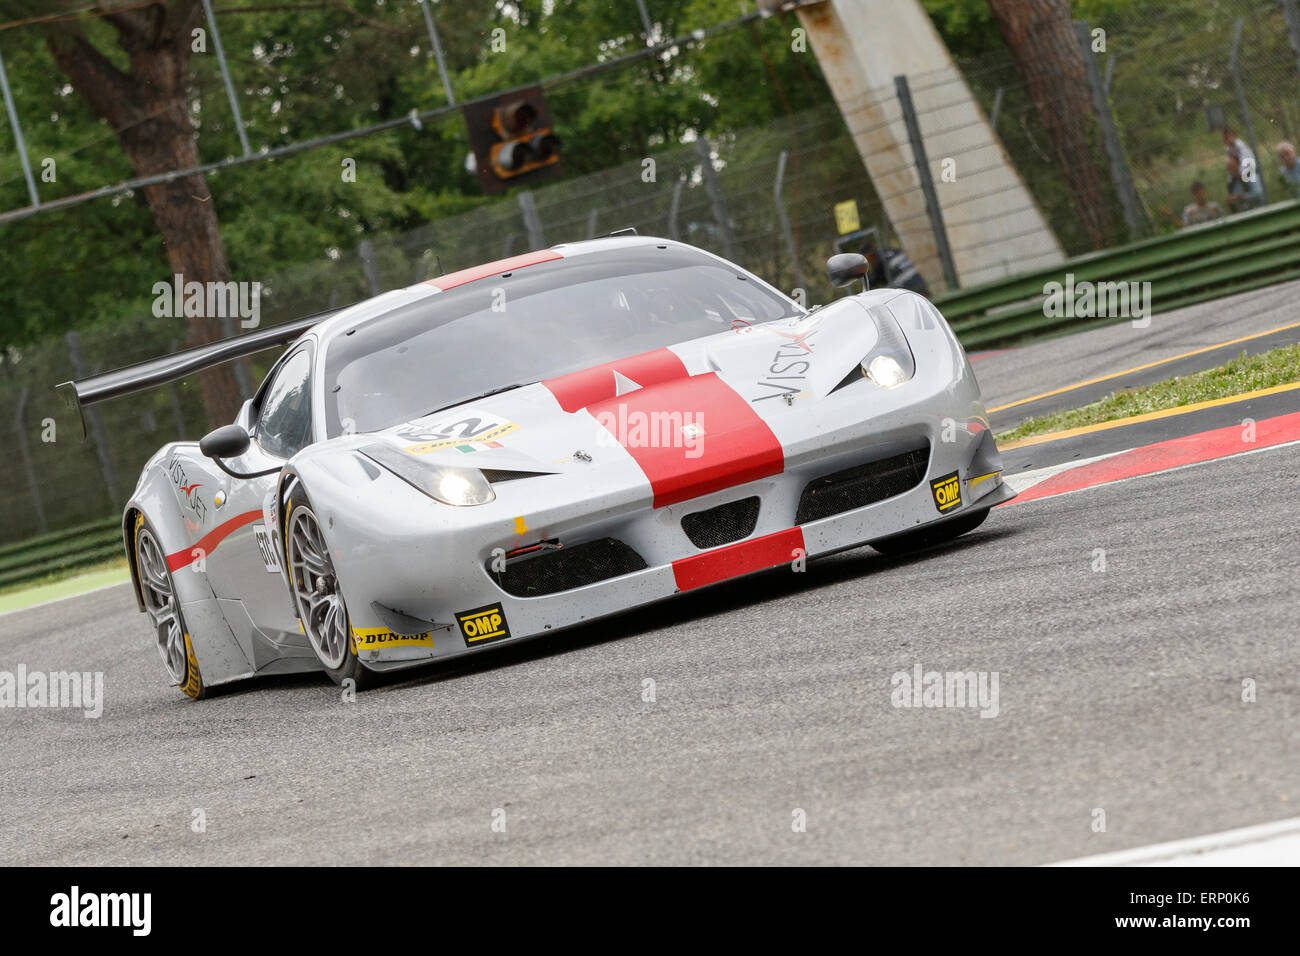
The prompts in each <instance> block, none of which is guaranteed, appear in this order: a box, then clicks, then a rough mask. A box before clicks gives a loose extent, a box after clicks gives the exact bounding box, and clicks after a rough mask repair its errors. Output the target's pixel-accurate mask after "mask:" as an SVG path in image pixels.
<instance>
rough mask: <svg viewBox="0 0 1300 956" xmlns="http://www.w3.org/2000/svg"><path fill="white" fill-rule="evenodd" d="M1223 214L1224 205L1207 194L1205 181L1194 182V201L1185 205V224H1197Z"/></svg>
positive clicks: (1217, 217)
mask: <svg viewBox="0 0 1300 956" xmlns="http://www.w3.org/2000/svg"><path fill="white" fill-rule="evenodd" d="M1222 216H1223V207H1222V206H1220V205H1219V204H1218V203H1217V202H1211V201H1210V199H1209V197H1208V196H1206V194H1205V183H1201V182H1195V183H1192V201H1191V202H1189V203H1188V204H1187V205H1186V206H1184V207H1183V225H1184V226H1195V225H1198V224H1199V223H1202V222H1209V221H1210V220H1211V219H1219V218H1220V217H1222Z"/></svg>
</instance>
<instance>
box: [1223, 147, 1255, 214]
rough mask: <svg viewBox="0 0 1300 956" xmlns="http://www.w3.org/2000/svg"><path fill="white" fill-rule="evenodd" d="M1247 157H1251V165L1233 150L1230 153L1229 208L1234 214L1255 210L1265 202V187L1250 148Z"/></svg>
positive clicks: (1247, 150)
mask: <svg viewBox="0 0 1300 956" xmlns="http://www.w3.org/2000/svg"><path fill="white" fill-rule="evenodd" d="M1225 135H1226V134H1225ZM1246 155H1247V156H1250V157H1251V158H1250V164H1249V165H1247V164H1246V161H1245V160H1243V159H1241V158H1240V157H1239V156H1237V155H1236V154H1234V153H1233V152H1232V151H1231V150H1230V151H1229V152H1228V208H1229V209H1230V210H1231V211H1232V212H1244V211H1245V210H1247V209H1254V208H1255V207H1256V206H1258V205H1260V204H1261V203H1262V202H1263V201H1264V187H1263V186H1261V185H1260V182H1259V172H1258V170H1257V169H1255V166H1254V156H1253V154H1251V152H1250V149H1249V148H1247V149H1246Z"/></svg>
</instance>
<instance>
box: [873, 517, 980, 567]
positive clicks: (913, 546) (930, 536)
mask: <svg viewBox="0 0 1300 956" xmlns="http://www.w3.org/2000/svg"><path fill="white" fill-rule="evenodd" d="M989 510H990V509H988V508H981V509H980V510H979V511H971V512H969V513H967V514H964V515H961V516H960V517H957V518H952V519H950V520H948V521H943V522H940V523H939V524H934V525H926V526H925V527H924V528H918V529H916V530H915V531H907V532H905V533H903V534H897V535H894V536H893V537H892V538H886V539H885V540H883V541H873V542H872V543H871V546H872V547H873V548H875V549H876V550H877V551H879V552H880V553H881V554H887V555H890V556H891V557H893V556H895V555H900V554H908V553H909V552H912V551H917V550H920V549H921V548H928V547H929V546H930V545H932V544H942V543H943V542H945V541H951V540H952V539H953V538H956V537H958V536H959V535H963V534H965V533H966V532H968V531H974V530H975V529H976V528H978V527H979V526H980V525H982V524H983V523H984V519H985V518H987V517H988V516H989Z"/></svg>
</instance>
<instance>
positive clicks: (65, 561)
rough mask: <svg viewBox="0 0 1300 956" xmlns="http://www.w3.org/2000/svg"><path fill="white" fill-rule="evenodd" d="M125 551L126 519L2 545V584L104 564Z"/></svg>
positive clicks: (0, 560) (109, 520) (0, 555)
mask: <svg viewBox="0 0 1300 956" xmlns="http://www.w3.org/2000/svg"><path fill="white" fill-rule="evenodd" d="M120 554H122V519H121V518H118V517H113V518H104V519H103V520H101V521H94V522H91V523H90V524H84V525H80V526H78V527H76V528H68V529H66V530H64V531H56V532H53V533H52V534H46V535H41V536H40V537H39V538H28V539H27V540H26V541H19V542H17V543H15V544H6V545H3V546H0V588H6V587H10V586H12V585H15V584H25V583H27V582H30V581H37V580H39V579H41V578H43V577H47V576H49V575H52V574H59V573H61V572H65V571H72V570H76V569H78V568H84V567H89V566H90V565H92V564H100V563H101V562H104V561H108V560H110V559H111V558H114V557H117V556H118V555H120Z"/></svg>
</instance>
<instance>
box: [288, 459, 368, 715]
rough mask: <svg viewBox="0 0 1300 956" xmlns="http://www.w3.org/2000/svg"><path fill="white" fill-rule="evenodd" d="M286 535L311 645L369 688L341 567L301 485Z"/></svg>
mask: <svg viewBox="0 0 1300 956" xmlns="http://www.w3.org/2000/svg"><path fill="white" fill-rule="evenodd" d="M284 540H285V546H284V550H285V558H286V560H287V561H288V568H289V580H290V583H291V587H292V589H293V601H294V607H295V608H296V609H297V612H298V620H299V621H300V622H301V624H302V630H303V633H304V634H306V635H307V641H308V642H309V643H310V644H311V649H312V650H313V651H315V652H316V656H317V657H318V658H319V659H320V662H321V664H322V666H324V668H325V672H326V673H327V674H329V675H330V678H331V679H333V681H334V682H335V683H336V684H342V683H343V682H344V681H345V680H351V681H353V682H354V684H355V686H356V687H357V688H358V689H360V688H362V687H364V686H365V685H366V684H367V683H369V681H370V680H371V679H372V678H373V675H372V672H371V671H369V670H367V669H366V668H365V666H364V665H362V663H361V661H360V660H359V659H358V657H357V652H356V646H355V644H354V643H353V641H352V624H351V621H350V619H349V617H348V609H347V605H346V604H345V603H344V601H343V590H342V588H341V587H340V586H339V579H338V572H337V571H336V570H335V568H334V561H333V559H332V558H331V557H330V551H329V545H327V544H326V543H325V534H324V531H323V530H322V529H321V524H320V519H319V518H317V516H316V512H315V511H314V510H312V507H311V503H310V502H309V501H308V500H307V496H306V494H304V493H303V491H302V486H301V485H299V486H298V487H297V488H295V489H294V490H293V492H292V493H291V494H290V495H289V513H288V515H287V516H286V518H285V522H284Z"/></svg>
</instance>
